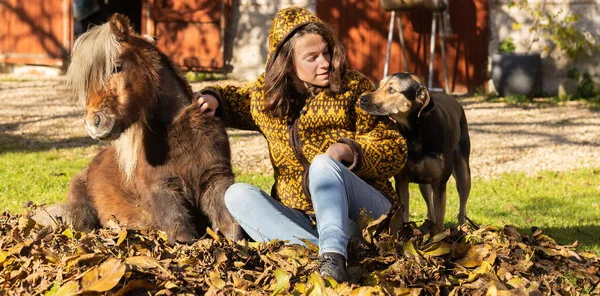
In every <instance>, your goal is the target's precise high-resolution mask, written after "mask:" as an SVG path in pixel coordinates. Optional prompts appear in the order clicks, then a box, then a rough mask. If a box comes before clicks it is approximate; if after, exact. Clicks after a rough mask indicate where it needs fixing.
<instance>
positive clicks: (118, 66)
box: [113, 63, 123, 73]
mask: <svg viewBox="0 0 600 296" xmlns="http://www.w3.org/2000/svg"><path fill="white" fill-rule="evenodd" d="M113 72H114V73H121V72H123V64H121V63H116V64H115V68H114V69H113Z"/></svg>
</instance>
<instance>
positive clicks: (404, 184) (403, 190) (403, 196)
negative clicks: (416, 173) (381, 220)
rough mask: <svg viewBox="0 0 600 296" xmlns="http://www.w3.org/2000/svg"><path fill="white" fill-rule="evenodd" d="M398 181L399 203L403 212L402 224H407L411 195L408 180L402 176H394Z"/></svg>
mask: <svg viewBox="0 0 600 296" xmlns="http://www.w3.org/2000/svg"><path fill="white" fill-rule="evenodd" d="M394 180H396V193H397V194H398V201H399V202H400V210H401V211H402V222H404V223H407V222H408V221H409V220H408V219H409V211H408V210H409V209H408V207H409V204H408V201H409V198H410V196H409V193H408V180H407V179H406V178H405V177H402V176H401V175H396V176H394Z"/></svg>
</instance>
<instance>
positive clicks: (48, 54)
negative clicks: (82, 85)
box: [0, 0, 73, 67]
mask: <svg viewBox="0 0 600 296" xmlns="http://www.w3.org/2000/svg"><path fill="white" fill-rule="evenodd" d="M0 20H1V21H0V63H7V64H36V65H49V66H58V67H63V66H65V61H67V59H68V55H69V51H70V48H71V45H72V39H73V30H72V28H73V21H72V14H71V0H44V1H39V0H0Z"/></svg>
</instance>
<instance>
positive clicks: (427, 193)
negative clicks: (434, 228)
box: [419, 184, 435, 223]
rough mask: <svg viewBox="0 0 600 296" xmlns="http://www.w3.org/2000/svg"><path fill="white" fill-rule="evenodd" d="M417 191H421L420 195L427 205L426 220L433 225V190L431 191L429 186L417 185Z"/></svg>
mask: <svg viewBox="0 0 600 296" xmlns="http://www.w3.org/2000/svg"><path fill="white" fill-rule="evenodd" d="M419 190H421V195H422V196H423V199H424V200H425V204H426V205H427V219H428V220H429V221H431V222H433V223H435V215H434V214H433V213H434V212H435V206H434V205H433V190H432V189H431V184H419Z"/></svg>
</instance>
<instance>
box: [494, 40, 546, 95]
mask: <svg viewBox="0 0 600 296" xmlns="http://www.w3.org/2000/svg"><path fill="white" fill-rule="evenodd" d="M515 48H516V46H515V45H514V43H513V40H512V38H510V37H508V38H507V39H505V40H503V41H502V42H501V43H500V46H499V48H498V52H499V53H497V54H494V55H492V81H493V82H494V86H495V88H496V92H498V94H499V95H500V96H502V97H506V96H515V95H522V96H526V97H529V98H531V97H533V96H534V95H536V94H538V93H539V92H540V90H541V88H542V58H541V57H540V54H538V53H525V54H517V53H515V52H514V51H515Z"/></svg>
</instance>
